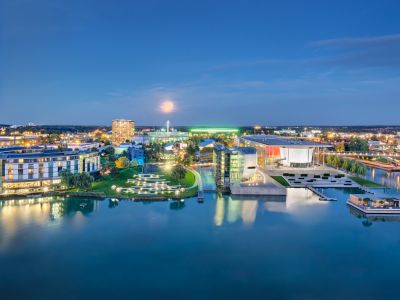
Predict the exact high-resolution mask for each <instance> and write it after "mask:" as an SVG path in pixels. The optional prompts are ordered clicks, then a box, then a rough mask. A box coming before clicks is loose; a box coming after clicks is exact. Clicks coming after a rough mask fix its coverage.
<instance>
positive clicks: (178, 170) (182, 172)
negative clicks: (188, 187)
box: [172, 165, 186, 184]
mask: <svg viewBox="0 0 400 300" xmlns="http://www.w3.org/2000/svg"><path fill="white" fill-rule="evenodd" d="M172 176H173V177H174V178H176V179H178V181H179V184H180V183H181V180H182V179H183V178H185V176H186V169H185V168H184V167H183V166H182V165H176V166H175V167H174V168H173V170H172Z"/></svg>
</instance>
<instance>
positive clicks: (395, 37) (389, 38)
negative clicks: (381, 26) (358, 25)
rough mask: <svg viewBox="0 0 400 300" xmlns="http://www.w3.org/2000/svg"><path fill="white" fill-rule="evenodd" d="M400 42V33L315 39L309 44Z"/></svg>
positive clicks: (359, 45) (366, 44)
mask: <svg viewBox="0 0 400 300" xmlns="http://www.w3.org/2000/svg"><path fill="white" fill-rule="evenodd" d="M393 43H400V34H391V35H381V36H370V37H344V38H336V39H326V40H319V41H314V42H311V43H309V44H308V46H310V47H331V46H334V47H363V46H382V45H388V44H393Z"/></svg>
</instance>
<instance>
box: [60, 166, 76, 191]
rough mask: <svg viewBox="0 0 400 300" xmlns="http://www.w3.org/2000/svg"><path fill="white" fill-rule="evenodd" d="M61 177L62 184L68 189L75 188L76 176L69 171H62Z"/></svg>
mask: <svg viewBox="0 0 400 300" xmlns="http://www.w3.org/2000/svg"><path fill="white" fill-rule="evenodd" d="M60 175H61V183H62V185H65V186H66V187H67V188H71V187H73V186H74V174H72V173H71V171H69V170H62V171H61V172H60Z"/></svg>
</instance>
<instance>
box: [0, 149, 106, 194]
mask: <svg viewBox="0 0 400 300" xmlns="http://www.w3.org/2000/svg"><path fill="white" fill-rule="evenodd" d="M62 170H69V171H70V172H71V173H82V172H88V173H94V172H97V171H99V170H100V157H99V154H98V152H97V151H94V152H92V151H72V150H66V151H59V150H47V149H42V148H22V147H13V148H4V149H0V195H26V194H33V193H42V192H47V191H51V190H55V189H59V188H61V187H60V184H61V171H62Z"/></svg>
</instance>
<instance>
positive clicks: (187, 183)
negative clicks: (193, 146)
mask: <svg viewBox="0 0 400 300" xmlns="http://www.w3.org/2000/svg"><path fill="white" fill-rule="evenodd" d="M159 174H161V175H164V178H165V179H167V180H168V181H170V183H171V184H172V185H178V184H179V183H180V184H181V185H182V186H183V187H191V186H192V185H193V184H194V183H195V181H196V177H195V175H194V174H193V172H191V171H189V170H187V172H186V175H185V178H183V179H182V180H181V181H180V182H179V180H177V179H176V178H174V177H173V176H172V173H171V172H167V171H160V172H159Z"/></svg>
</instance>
